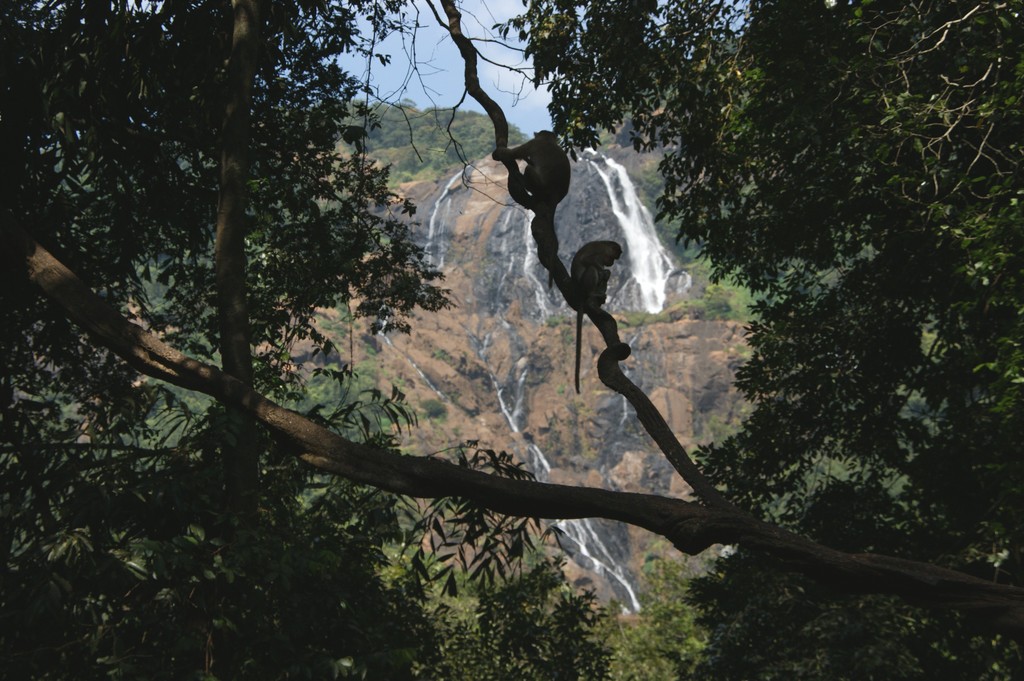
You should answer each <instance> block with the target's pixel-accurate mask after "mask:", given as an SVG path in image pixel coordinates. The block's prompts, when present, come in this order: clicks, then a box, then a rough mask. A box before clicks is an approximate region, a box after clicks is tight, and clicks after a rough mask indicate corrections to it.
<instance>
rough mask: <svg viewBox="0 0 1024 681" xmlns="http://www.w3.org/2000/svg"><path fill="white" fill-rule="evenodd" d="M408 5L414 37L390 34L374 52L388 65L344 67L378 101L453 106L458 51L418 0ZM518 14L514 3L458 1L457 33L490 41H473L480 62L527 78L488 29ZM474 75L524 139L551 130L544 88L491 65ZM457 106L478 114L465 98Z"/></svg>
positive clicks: (519, 58) (518, 60)
mask: <svg viewBox="0 0 1024 681" xmlns="http://www.w3.org/2000/svg"><path fill="white" fill-rule="evenodd" d="M409 7H410V10H409V11H410V14H409V19H416V23H417V25H418V26H419V28H418V29H417V30H416V33H415V37H413V36H410V35H393V36H391V37H390V38H388V39H387V40H385V41H384V42H383V43H381V44H380V45H379V46H378V48H377V50H376V51H377V52H378V53H383V54H389V55H391V64H389V65H388V66H383V65H382V64H381V63H380V62H379V61H376V60H374V61H373V62H372V63H371V64H369V65H367V64H365V63H358V64H357V63H355V62H353V63H349V64H345V66H346V67H347V68H349V69H350V70H351V71H352V72H353V73H355V74H358V75H360V76H361V77H363V78H366V77H367V75H368V76H369V82H370V85H371V86H372V87H373V88H374V90H375V92H376V93H377V96H378V97H379V98H380V99H383V100H386V101H390V102H396V101H398V100H401V99H410V100H412V101H414V102H416V104H417V105H418V106H419V107H421V108H426V107H429V106H437V107H451V106H454V105H455V103H456V102H458V101H459V98H460V97H461V96H462V92H463V89H464V84H463V81H462V74H463V68H464V65H463V62H462V58H461V57H460V56H459V51H458V49H457V48H456V47H455V44H454V43H453V42H452V41H451V38H450V37H448V34H447V32H446V31H445V30H444V29H443V28H441V27H440V26H439V25H438V23H437V20H436V19H435V18H434V15H433V14H432V13H431V12H430V9H429V7H427V4H426V2H425V1H424V0H415V1H414V2H413V3H411V4H410V6H409ZM522 10H523V6H522V4H521V3H520V1H519V0H464V2H462V13H463V19H462V24H463V26H462V29H463V32H465V33H466V35H468V36H470V37H471V38H485V39H490V40H493V41H494V42H477V48H478V49H479V50H480V52H481V53H482V55H483V56H484V57H485V58H486V59H490V60H491V61H493V62H495V63H497V64H504V65H511V66H514V67H517V68H519V69H522V70H523V71H524V72H525V73H526V74H529V73H530V72H531V71H532V69H530V68H529V66H530V65H529V63H527V62H525V61H524V59H523V55H522V52H520V51H516V50H510V49H507V48H504V47H502V46H501V45H500V44H499V43H498V41H499V36H497V35H495V34H494V33H493V32H492V31H491V26H493V25H494V24H496V23H499V22H503V21H505V20H507V19H509V18H510V17H512V16H514V15H516V14H518V13H520V12H521V11H522ZM367 66H369V72H368V74H367ZM479 75H480V85H481V86H482V87H483V88H484V90H485V91H486V92H487V93H488V94H489V95H490V96H491V97H492V98H493V99H494V100H495V101H496V102H497V103H498V104H499V105H500V106H501V108H502V109H503V110H504V111H505V116H506V117H508V120H509V122H510V123H512V124H514V125H516V126H518V127H519V128H520V129H521V130H522V131H523V132H524V133H526V134H527V135H532V134H533V133H534V132H535V131H537V130H547V129H550V128H551V118H550V117H549V116H548V112H547V104H548V101H549V100H550V97H549V96H548V93H547V91H546V90H535V89H534V87H533V83H532V82H531V81H530V80H529V79H527V78H526V76H525V75H523V74H522V73H516V72H514V71H511V70H508V69H505V68H501V67H499V66H495V65H494V64H492V63H488V62H487V61H486V60H485V59H481V60H480V63H479ZM460 108H463V109H468V110H471V111H480V112H482V111H483V109H481V108H480V106H479V105H478V104H477V103H476V102H475V101H474V100H473V99H472V98H469V97H467V98H466V101H465V102H464V103H463V104H462V105H461V107H460Z"/></svg>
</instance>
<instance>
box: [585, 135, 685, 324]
mask: <svg viewBox="0 0 1024 681" xmlns="http://www.w3.org/2000/svg"><path fill="white" fill-rule="evenodd" d="M586 159H587V161H588V162H589V163H590V165H591V167H592V168H593V169H594V170H595V171H596V172H597V174H598V176H599V177H600V178H601V181H602V182H603V183H604V186H605V189H606V190H607V191H608V198H609V199H610V201H611V206H612V213H613V214H614V215H615V217H616V219H617V220H618V222H619V226H620V227H621V228H622V236H623V239H624V240H625V242H626V253H627V254H628V255H629V268H630V272H631V275H632V277H633V278H634V279H635V280H636V282H637V283H638V284H639V285H640V296H641V302H642V304H643V306H644V309H645V310H646V311H647V312H651V313H657V312H661V309H662V308H663V307H664V306H665V284H666V283H668V278H669V275H670V274H672V271H673V267H672V259H671V258H670V257H669V255H668V251H667V250H665V247H664V246H663V245H662V244H661V240H660V239H658V233H657V231H656V230H655V228H654V218H652V217H651V213H650V211H649V210H647V207H646V206H644V205H643V203H642V202H641V201H640V197H639V195H638V194H637V192H636V186H634V184H633V181H632V180H631V179H629V173H627V172H626V169H625V168H624V167H623V166H622V165H620V164H619V163H616V162H615V161H613V160H612V159H610V158H608V157H607V156H603V155H601V154H598V153H596V152H590V153H588V154H587V155H586Z"/></svg>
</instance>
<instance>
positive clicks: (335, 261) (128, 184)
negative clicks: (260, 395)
mask: <svg viewBox="0 0 1024 681" xmlns="http://www.w3.org/2000/svg"><path fill="white" fill-rule="evenodd" d="M398 8H399V3H385V4H379V3H375V2H367V3H338V2H317V3H306V2H294V3H282V2H273V3H269V2H268V3H263V5H262V9H263V13H264V16H263V17H262V21H261V26H262V35H263V40H262V42H261V44H260V51H259V69H258V72H257V77H256V82H255V88H254V101H253V106H252V126H251V133H250V134H251V140H250V143H249V146H248V150H247V153H248V161H249V164H250V167H251V177H250V179H249V181H248V182H247V187H248V205H249V209H248V212H247V215H246V218H245V219H246V221H247V224H246V225H245V231H246V239H245V248H246V252H245V258H246V260H247V262H248V271H247V290H246V297H247V302H248V308H249V324H250V326H251V330H252V345H253V347H254V348H255V354H256V362H255V367H256V373H255V379H254V383H255V386H256V387H257V388H258V389H259V390H260V391H262V392H264V393H265V394H269V395H273V396H274V397H275V398H276V399H278V400H280V401H282V402H283V403H285V404H288V405H291V406H293V407H294V408H296V409H302V410H303V411H306V412H307V413H309V415H310V416H311V417H312V418H313V419H314V420H316V421H318V422H321V423H325V424H327V425H329V426H330V427H331V428H333V429H335V430H337V431H339V432H342V433H344V434H345V435H346V436H348V437H350V438H352V439H354V440H357V441H360V442H369V443H372V444H374V445H376V446H379V447H383V448H392V447H394V441H393V437H394V434H395V428H396V427H400V426H402V425H403V424H407V423H409V422H410V418H409V414H408V412H407V411H406V410H405V408H404V407H403V406H402V404H401V403H400V396H399V395H397V394H396V395H392V396H391V397H390V398H387V397H385V396H381V395H379V394H376V393H368V394H360V393H359V392H358V391H357V389H356V386H358V378H357V377H355V376H354V375H353V374H352V367H351V366H345V363H344V361H343V360H342V359H341V358H339V356H338V353H337V352H336V351H335V343H336V342H338V341H341V340H342V339H343V337H342V336H340V335H338V332H341V333H344V332H346V331H347V332H354V330H355V326H354V325H355V323H356V320H358V318H359V317H366V318H368V319H369V321H370V323H371V326H372V327H381V326H387V327H388V328H389V329H391V330H396V329H402V328H407V324H408V322H407V316H408V314H409V313H410V312H412V311H413V310H416V309H419V310H435V309H438V308H439V307H440V306H442V305H444V304H446V301H445V299H444V295H443V291H442V290H441V289H439V288H438V287H437V284H436V282H437V281H438V278H439V275H438V273H437V272H435V271H433V270H432V269H431V268H430V267H428V265H427V264H426V262H425V260H424V257H423V254H422V251H421V249H419V248H418V247H417V246H415V245H414V244H413V243H412V242H411V240H410V238H409V234H408V228H407V226H406V224H405V223H403V222H402V221H401V220H399V219H398V217H399V215H398V214H399V213H411V212H412V211H413V207H412V206H411V205H409V204H406V203H404V202H400V201H396V199H395V198H394V197H393V196H392V195H391V194H390V193H389V191H388V189H387V187H388V180H389V177H388V172H387V170H386V169H384V168H383V167H380V166H379V165H377V164H375V163H373V162H372V161H371V160H370V159H368V158H367V157H366V156H364V155H362V154H359V153H350V152H347V151H346V152H345V153H341V152H339V151H338V149H339V143H341V142H342V141H344V142H348V143H350V144H354V145H355V148H360V147H362V148H365V135H366V131H367V129H369V128H372V127H373V124H374V119H373V116H372V115H371V114H370V112H368V111H366V110H363V109H361V108H360V107H358V106H354V105H351V104H350V102H352V101H355V95H356V94H357V93H358V92H359V90H360V87H361V85H360V83H359V82H358V81H357V80H355V79H354V78H353V77H352V76H350V75H348V74H346V73H344V72H343V71H342V70H341V69H340V68H339V67H338V61H337V58H338V57H339V56H340V55H342V54H344V53H356V54H360V53H362V52H361V51H362V50H363V49H364V48H363V45H364V43H363V42H362V40H363V37H362V36H360V34H359V33H358V32H357V30H356V27H357V18H359V17H363V18H367V17H369V18H371V19H372V20H373V21H372V22H371V25H373V26H374V27H375V28H376V29H377V30H380V31H385V30H396V29H397V28H400V27H399V26H398V25H397V24H393V23H390V20H386V15H385V12H386V11H389V10H390V11H394V10H397V9H398ZM231 45H232V12H231V3H211V2H204V3H179V2H163V3H160V2H157V3H139V2H129V1H127V0H117V1H115V2H109V3H106V2H92V1H91V0H71V1H69V2H55V3H39V2H35V1H34V0H12V1H11V2H7V3H5V4H4V9H3V11H2V12H0V88H2V94H3V96H2V97H0V175H2V177H3V183H2V184H0V192H2V199H3V201H2V204H3V215H2V217H3V220H4V222H5V224H4V227H5V228H6V227H7V226H8V223H9V222H13V223H15V224H17V225H18V226H20V227H23V228H25V229H26V230H28V231H29V232H30V233H31V234H32V236H33V237H34V238H35V239H37V240H38V241H39V242H40V243H42V244H43V245H44V246H45V247H46V248H47V249H49V250H50V251H52V252H54V253H55V254H57V255H58V257H59V258H60V259H61V260H62V261H64V262H65V263H67V264H68V265H69V266H70V267H72V268H73V269H74V271H75V272H76V273H77V274H78V275H79V276H80V277H81V278H82V279H84V280H85V281H86V282H87V283H88V284H89V285H90V286H91V287H92V288H93V290H95V291H97V292H99V293H100V294H101V295H102V296H103V298H104V299H105V300H106V301H107V302H109V303H110V304H112V305H114V306H116V307H118V308H119V309H120V310H121V311H122V313H123V314H125V315H127V316H128V317H129V318H131V319H133V320H135V321H136V322H138V323H140V324H142V325H143V326H145V327H146V328H148V329H150V330H153V331H155V332H158V333H160V334H161V336H162V337H164V338H166V339H169V340H170V341H171V342H173V343H175V344H176V345H178V346H179V347H181V348H182V349H183V350H185V351H187V352H188V353H190V354H191V355H192V356H194V357H197V358H200V359H201V360H204V361H210V362H216V360H217V358H218V357H217V348H218V334H219V330H218V320H217V304H216V302H215V296H216V282H215V277H214V269H213V261H214V227H213V225H214V222H215V217H216V216H215V212H216V210H217V205H218V187H219V182H220V176H219V174H220V164H221V155H220V154H221V146H222V141H223V140H222V125H223V121H224V120H225V106H226V103H227V102H228V101H229V99H230V92H229V91H228V90H229V88H228V85H227V83H228V78H227V66H226V65H227V63H228V59H229V55H230V53H231ZM356 143H359V144H356ZM8 255H14V254H7V253H5V254H4V256H5V258H6V257H7V256H8ZM13 263H14V264H13V266H9V265H10V263H9V262H8V261H7V260H6V259H5V260H4V267H3V268H2V272H0V276H2V277H3V285H2V286H0V348H2V350H3V351H2V352H0V363H2V367H0V560H2V564H3V567H2V574H3V576H2V581H0V678H5V679H12V680H13V679H17V680H18V681H21V680H23V679H33V678H38V679H44V678H46V679H49V678H53V679H64V678H75V679H91V678H133V679H138V678H145V679H165V678H166V679H183V678H204V679H215V678H221V679H245V678H252V679H276V678H336V677H338V676H357V677H365V678H394V679H398V678H408V677H411V676H413V675H414V674H420V673H421V672H419V671H417V670H422V669H429V666H430V665H433V664H443V663H444V659H443V658H441V657H439V656H438V652H437V651H438V650H440V646H439V644H438V642H437V637H438V636H439V635H441V634H442V633H443V623H444V621H445V620H444V618H445V611H444V610H438V609H437V608H436V607H435V605H434V604H433V602H432V601H431V600H430V599H431V596H430V593H429V590H430V583H429V577H430V576H429V575H426V576H424V575H421V574H414V573H413V572H411V571H409V570H407V569H406V568H405V567H403V563H401V562H397V563H396V562H393V560H392V559H391V558H388V556H389V555H390V554H388V553H387V552H385V547H387V546H390V545H393V544H402V543H405V542H409V541H412V542H416V541H417V536H418V535H416V534H415V528H411V527H410V525H409V523H408V522H405V523H400V522H399V517H398V515H397V513H396V499H395V498H394V497H393V496H391V495H387V494H383V493H380V492H377V491H373V490H367V489H364V488H361V487H358V486H355V485H352V484H350V483H347V482H344V481H341V480H326V479H323V478H321V477H317V476H314V475H313V474H312V473H311V472H310V470H309V469H307V468H304V467H302V466H300V464H299V463H298V462H297V460H296V459H294V457H293V456H292V452H291V451H290V449H289V446H288V445H287V444H286V443H283V442H277V441H275V440H274V439H273V438H272V437H270V436H269V434H267V433H264V432H262V431H261V432H258V433H256V434H255V437H254V438H253V439H252V444H251V446H252V447H255V448H258V451H257V452H256V455H258V459H259V467H260V472H261V473H260V480H259V489H258V490H257V491H256V493H257V494H258V511H257V514H256V516H255V517H254V518H247V517H240V516H238V515H236V514H234V513H232V512H231V509H229V508H225V501H224V497H225V494H224V489H225V487H226V486H230V483H231V481H230V480H228V479H227V478H228V477H230V475H231V469H230V468H229V467H226V466H225V465H224V464H223V461H224V460H225V459H226V458H227V457H228V456H229V455H230V454H231V453H232V451H233V449H234V448H235V447H236V446H237V443H238V442H239V441H240V440H239V439H238V438H237V435H238V434H237V433H236V432H234V431H232V430H231V428H230V427H229V421H228V418H227V416H226V413H225V410H224V408H223V407H222V406H220V405H218V404H217V403H215V402H212V401H210V400H206V399H198V398H195V397H193V396H190V395H186V394H184V393H182V392H181V391H180V390H177V389H170V388H168V387H167V386H165V385H163V384H161V383H159V382H156V381H150V380H145V379H141V378H140V377H139V376H138V375H136V374H135V373H134V372H133V371H132V370H130V369H129V368H128V367H127V365H126V364H125V363H124V362H123V361H122V360H120V359H117V358H115V357H114V356H113V355H112V354H110V353H108V352H106V351H104V350H102V349H99V348H98V347H97V346H96V345H95V344H94V343H93V342H92V341H91V339H90V338H87V337H86V336H84V335H83V334H82V333H81V332H80V331H79V330H78V329H77V328H76V327H74V326H73V325H72V324H71V323H70V322H69V320H68V319H67V318H66V317H65V315H64V313H63V312H61V311H59V310H58V309H57V308H56V307H55V306H53V305H52V304H51V303H49V302H47V301H46V300H45V299H44V298H43V297H42V296H41V295H40V293H39V291H38V290H35V289H34V288H32V287H31V286H30V285H29V284H28V282H27V280H26V279H25V276H24V272H23V271H22V270H23V263H18V262H17V261H16V260H13ZM324 307H330V308H340V309H341V310H342V311H343V312H344V314H345V315H346V316H345V317H344V318H345V319H346V321H348V322H350V324H349V325H348V326H347V328H346V325H345V324H337V325H334V326H333V327H332V331H333V332H334V333H333V334H332V335H331V336H328V335H327V334H325V333H324V330H323V328H322V327H320V326H318V322H317V320H316V318H315V312H316V310H318V309H319V308H324ZM339 345H340V346H342V347H345V346H346V345H347V343H344V344H342V343H339ZM324 357H326V360H323V359H322V358H324ZM310 381H312V382H314V383H315V384H316V388H317V394H320V395H330V396H331V397H332V398H333V400H332V402H330V403H326V404H325V403H318V402H314V401H313V400H311V399H310V396H309V395H308V394H307V393H306V387H307V384H308V382H310ZM328 386H333V389H331V388H329V387H328ZM247 435H251V433H247ZM410 531H412V532H413V537H412V538H411V539H410V537H409V536H408V533H409V532H410ZM515 583H516V582H515V580H512V581H511V582H510V583H509V584H510V586H509V587H508V588H514V586H513V585H514V584H515ZM546 584H547V583H546ZM545 588H548V589H551V588H553V587H552V586H551V585H550V584H548V585H547V586H546V587H545ZM538 589H539V587H538ZM538 589H534V591H531V592H530V593H529V594H527V595H526V596H524V597H523V598H521V599H520V601H519V602H522V603H530V602H531V601H530V600H529V597H530V596H533V595H536V596H537V598H538V599H540V601H539V604H538V605H537V606H536V607H537V608H539V609H540V611H542V612H543V611H544V608H545V607H547V606H546V605H545V604H547V603H549V601H548V600H547V595H546V592H544V591H543V590H538ZM531 607H533V606H531ZM551 607H552V608H553V610H552V612H553V613H555V614H554V615H553V616H558V615H557V613H558V612H559V611H558V610H557V608H555V605H553V604H552V605H551ZM504 614H505V613H504V612H499V613H497V620H498V621H499V622H500V621H501V619H502V617H503V616H504ZM577 616H578V617H579V618H580V619H577V620H574V619H573V618H574V617H577ZM596 617H597V614H596V613H593V612H591V611H590V609H589V607H588V608H578V609H577V610H575V611H573V613H572V614H570V615H568V616H566V617H564V618H563V619H565V621H566V622H569V623H570V624H571V623H573V622H575V623H576V624H578V626H576V627H575V628H573V627H571V626H567V628H565V629H564V630H562V631H561V632H553V633H550V634H549V633H548V632H543V633H542V635H540V636H539V638H538V639H537V640H538V641H542V642H543V644H544V645H546V646H548V647H550V648H552V649H561V648H562V646H563V645H568V644H573V645H575V644H580V645H584V646H586V645H590V646H592V647H593V649H594V650H599V649H600V646H598V645H597V644H595V643H592V642H591V643H588V642H587V639H586V638H585V634H584V633H582V632H583V631H584V630H586V629H588V628H589V627H590V623H591V622H592V621H593V620H594V618H596ZM580 636H583V638H580ZM559 637H561V638H559ZM510 659H512V660H514V659H516V656H515V655H512V656H511V658H510Z"/></svg>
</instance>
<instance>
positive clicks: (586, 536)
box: [467, 319, 640, 612]
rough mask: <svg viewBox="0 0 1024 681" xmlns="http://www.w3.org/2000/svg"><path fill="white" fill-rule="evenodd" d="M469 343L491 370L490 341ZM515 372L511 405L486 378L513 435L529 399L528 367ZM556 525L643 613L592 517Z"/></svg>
mask: <svg viewBox="0 0 1024 681" xmlns="http://www.w3.org/2000/svg"><path fill="white" fill-rule="evenodd" d="M501 321H502V322H503V323H504V324H507V323H508V322H506V321H505V320H504V319H502V320H501ZM467 331H468V329H467ZM470 340H471V342H472V344H473V346H474V348H475V349H476V351H477V356H478V357H479V358H480V360H481V361H483V362H484V365H485V366H487V367H489V366H490V363H489V362H488V361H487V356H486V355H487V347H488V345H489V344H490V343H489V338H485V339H484V341H483V342H480V341H479V339H477V338H476V337H475V336H473V335H472V334H470ZM513 371H514V372H518V373H519V376H518V377H515V376H512V377H510V378H514V386H515V390H514V394H513V397H514V400H513V403H512V404H511V405H509V404H508V403H507V402H506V401H505V390H504V389H503V388H502V381H500V380H499V379H498V377H497V376H495V375H494V372H493V371H490V369H489V368H488V371H487V375H488V377H489V378H490V380H491V385H493V386H494V393H495V395H496V396H497V398H498V409H499V410H500V411H501V414H502V416H504V417H505V422H506V423H508V427H509V430H511V431H512V432H513V433H518V432H520V428H519V417H520V415H521V414H522V411H523V404H524V403H525V399H526V389H525V388H526V374H527V372H528V368H527V364H526V363H525V362H524V361H522V360H520V361H518V362H516V364H515V366H514V368H513ZM527 450H528V452H529V453H530V468H531V470H532V472H533V474H534V477H535V478H536V479H537V481H538V482H549V481H550V480H551V463H550V462H549V461H548V459H547V457H546V456H544V452H543V451H542V450H541V448H540V447H538V446H537V445H536V444H533V443H530V444H529V445H528V447H527ZM555 526H556V527H557V528H558V529H560V530H562V533H563V534H564V535H565V536H566V537H568V539H569V540H570V541H571V542H572V543H573V544H574V545H575V547H576V551H577V552H578V554H579V555H580V556H583V558H584V559H586V562H587V563H589V564H590V568H591V569H592V570H593V571H594V572H596V573H598V574H600V575H604V576H605V577H608V578H609V583H611V584H616V585H618V586H619V587H620V589H621V592H622V593H625V595H626V598H627V599H628V603H627V605H626V610H627V611H628V612H640V599H639V598H638V597H637V594H636V589H635V588H634V587H633V584H632V583H631V582H630V578H629V575H627V574H626V571H625V570H623V569H622V567H621V566H620V565H619V564H618V563H617V561H616V560H615V557H614V556H612V553H611V551H610V550H609V549H608V547H607V546H606V545H605V543H604V542H603V541H602V540H601V536H600V535H599V534H598V532H597V528H596V527H595V525H594V521H593V520H591V519H589V518H580V519H572V520H559V521H558V522H556V523H555Z"/></svg>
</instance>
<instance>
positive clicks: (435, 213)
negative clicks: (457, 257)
mask: <svg viewBox="0 0 1024 681" xmlns="http://www.w3.org/2000/svg"><path fill="white" fill-rule="evenodd" d="M461 179H462V171H461V170H460V171H459V172H457V173H455V175H454V176H453V177H452V179H450V180H448V183H447V184H446V185H445V186H444V191H442V192H441V196H439V197H437V200H436V201H434V208H433V210H431V211H430V220H428V221H427V243H426V244H425V245H424V249H425V250H426V251H427V255H429V256H430V258H431V260H432V262H433V263H434V266H435V267H437V268H438V269H441V268H442V267H444V255H445V248H446V247H447V239H444V238H443V237H444V236H445V233H446V232H447V231H450V229H451V227H450V223H451V220H450V215H451V207H452V197H451V196H449V195H448V194H449V192H450V191H451V189H452V187H453V186H454V185H455V183H456V182H458V181H459V180H461Z"/></svg>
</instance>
